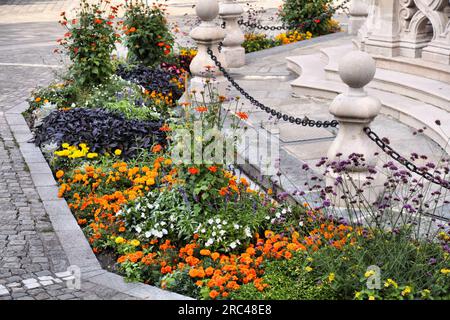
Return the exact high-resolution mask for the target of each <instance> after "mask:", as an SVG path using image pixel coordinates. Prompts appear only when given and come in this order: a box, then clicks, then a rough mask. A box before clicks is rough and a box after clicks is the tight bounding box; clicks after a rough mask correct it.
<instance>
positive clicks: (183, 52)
mask: <svg viewBox="0 0 450 320" xmlns="http://www.w3.org/2000/svg"><path fill="white" fill-rule="evenodd" d="M180 55H182V56H190V57H194V56H196V55H197V50H195V49H192V48H191V49H189V48H188V49H181V50H180Z"/></svg>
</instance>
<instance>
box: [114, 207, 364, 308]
mask: <svg viewBox="0 0 450 320" xmlns="http://www.w3.org/2000/svg"><path fill="white" fill-rule="evenodd" d="M311 215H312V214H311ZM314 221H315V220H314V218H313V217H311V218H310V219H309V222H310V223H312V224H313V223H315V222H314ZM353 231H354V230H353V228H352V227H350V226H346V225H343V224H337V225H336V224H335V223H334V222H332V221H327V222H324V223H322V224H320V225H318V226H317V227H316V228H313V229H312V230H311V231H309V232H308V233H306V234H304V235H300V234H299V232H297V231H292V232H286V233H285V234H284V235H281V234H275V233H274V232H273V231H270V230H267V231H265V233H264V236H263V237H261V236H260V235H259V234H256V235H255V242H254V243H253V244H250V245H249V247H248V248H247V249H246V250H245V252H243V253H240V254H220V253H218V252H211V251H210V250H208V249H201V248H200V246H199V244H197V243H196V241H195V240H194V241H193V242H191V243H189V244H187V245H186V246H184V247H182V248H180V249H179V250H178V251H177V250H176V248H175V246H174V245H172V244H171V243H170V241H168V240H166V241H165V242H164V243H163V244H161V245H160V246H159V250H158V248H156V251H155V252H150V253H148V254H146V255H142V256H141V254H139V256H141V257H140V258H138V259H136V257H137V256H136V253H133V254H127V255H125V256H121V257H120V258H119V260H118V262H119V263H123V262H125V261H131V262H133V263H139V262H140V263H142V264H144V265H147V266H157V267H158V268H160V272H161V274H167V273H172V272H174V271H176V270H179V271H186V270H187V272H188V274H189V276H190V277H191V279H192V281H194V282H195V284H196V285H197V286H199V287H204V286H207V287H208V290H209V297H210V298H211V299H218V298H227V297H228V295H229V293H230V292H232V291H235V290H239V289H240V287H241V286H242V285H243V284H253V285H254V286H255V287H256V288H257V289H258V290H259V291H263V290H264V289H265V288H267V286H268V285H267V284H265V283H264V281H263V278H262V276H263V274H264V268H263V265H264V262H267V261H268V260H274V259H291V257H292V256H293V254H294V253H295V252H297V251H304V252H308V251H316V250H318V248H319V247H320V246H323V245H328V244H331V245H332V246H334V247H336V248H337V249H340V248H342V246H343V245H344V244H345V243H347V242H349V243H353V242H354V240H355V239H354V238H353V237H352V236H351V235H352V232H353ZM153 241H154V242H155V241H156V240H153ZM168 251H170V252H171V254H168ZM173 252H175V253H176V254H175V255H174V254H173ZM174 257H175V258H174ZM139 259H140V261H139Z"/></svg>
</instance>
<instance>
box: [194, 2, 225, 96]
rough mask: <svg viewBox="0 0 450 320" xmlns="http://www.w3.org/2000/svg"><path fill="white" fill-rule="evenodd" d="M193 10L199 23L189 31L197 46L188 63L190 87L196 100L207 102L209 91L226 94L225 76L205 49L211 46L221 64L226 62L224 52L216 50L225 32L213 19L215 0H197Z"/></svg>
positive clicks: (216, 5) (216, 8)
mask: <svg viewBox="0 0 450 320" xmlns="http://www.w3.org/2000/svg"><path fill="white" fill-rule="evenodd" d="M196 13H197V16H198V17H199V18H200V20H201V23H200V25H199V26H197V27H196V28H194V29H193V30H192V31H191V33H190V34H189V35H190V37H191V38H192V39H193V40H194V41H195V42H196V43H197V49H198V52H197V55H196V56H195V57H194V59H192V62H191V65H190V67H189V68H190V70H191V73H192V75H193V78H192V79H191V81H190V86H189V91H190V93H191V94H193V95H195V97H196V98H197V100H198V101H205V102H208V101H209V100H210V98H211V97H208V92H216V93H217V94H219V95H225V91H226V88H227V80H226V79H225V77H224V76H223V74H222V72H221V71H220V70H219V69H218V68H217V67H216V66H215V64H214V61H213V60H212V59H211V57H210V56H209V54H208V52H207V49H208V48H211V49H212V51H213V54H214V55H215V56H216V57H218V58H219V60H220V61H221V63H222V65H225V66H226V64H225V62H224V59H223V55H222V54H221V53H220V52H219V43H220V42H222V41H223V40H224V38H225V32H224V31H223V29H222V28H221V27H219V26H218V25H217V24H216V23H215V22H214V21H213V20H214V19H215V18H216V17H217V16H218V14H219V3H218V1H217V0H199V1H198V2H197V6H196ZM207 86H209V88H207Z"/></svg>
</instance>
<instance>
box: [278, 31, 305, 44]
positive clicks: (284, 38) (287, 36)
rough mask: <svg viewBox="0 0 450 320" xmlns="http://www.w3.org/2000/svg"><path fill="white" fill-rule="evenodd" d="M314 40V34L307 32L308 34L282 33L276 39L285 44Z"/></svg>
mask: <svg viewBox="0 0 450 320" xmlns="http://www.w3.org/2000/svg"><path fill="white" fill-rule="evenodd" d="M311 38H312V33H311V32H309V31H307V32H306V33H302V32H298V31H288V32H286V33H281V34H279V35H277V36H276V37H275V39H276V40H278V41H281V43H283V44H289V43H294V42H298V41H302V40H309V39H311Z"/></svg>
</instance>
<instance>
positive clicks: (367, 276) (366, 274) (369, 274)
mask: <svg viewBox="0 0 450 320" xmlns="http://www.w3.org/2000/svg"><path fill="white" fill-rule="evenodd" d="M374 274H375V271H374V270H369V271H366V273H364V277H366V278H369V277H370V276H373V275H374Z"/></svg>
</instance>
